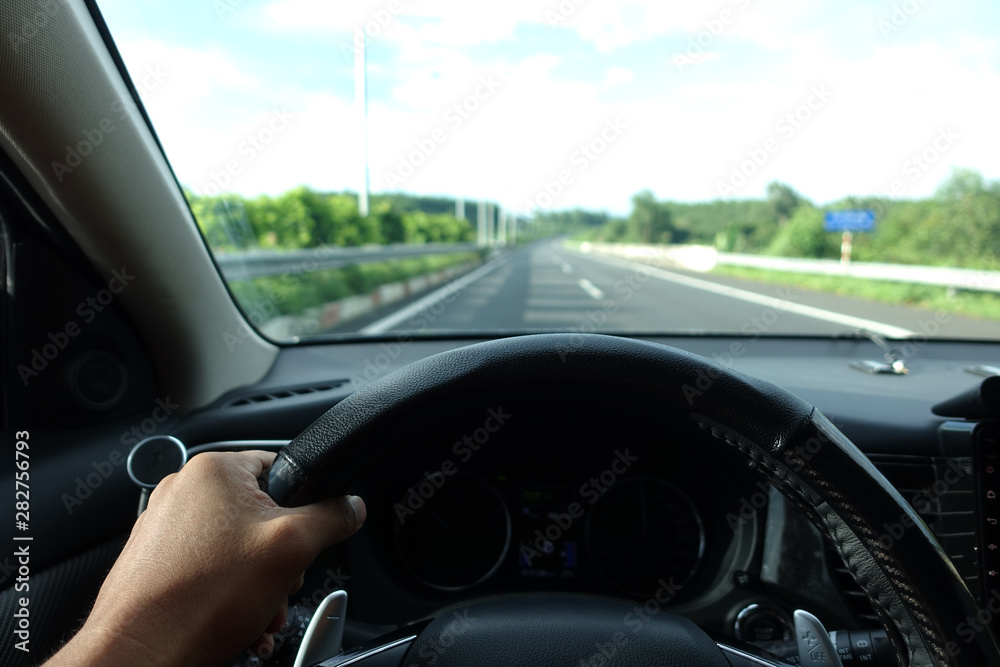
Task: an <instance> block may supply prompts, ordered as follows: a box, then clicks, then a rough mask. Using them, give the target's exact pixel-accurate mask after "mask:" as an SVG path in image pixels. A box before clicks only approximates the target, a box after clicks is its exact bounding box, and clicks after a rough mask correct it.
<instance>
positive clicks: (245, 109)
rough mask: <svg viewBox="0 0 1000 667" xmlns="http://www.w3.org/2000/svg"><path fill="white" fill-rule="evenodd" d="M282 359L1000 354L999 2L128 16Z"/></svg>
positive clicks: (440, 5) (210, 233)
mask: <svg viewBox="0 0 1000 667" xmlns="http://www.w3.org/2000/svg"><path fill="white" fill-rule="evenodd" d="M100 9H101V12H102V14H103V15H104V18H105V20H106V21H107V23H108V26H109V29H110V32H111V35H112V37H113V39H114V40H115V43H116V45H117V47H118V49H119V51H120V53H121V55H122V58H123V60H124V62H125V65H126V67H127V69H128V72H129V74H130V76H131V78H132V81H133V83H134V84H135V87H136V89H137V90H138V93H139V95H140V97H141V99H142V101H143V103H144V105H145V107H146V109H147V112H148V114H149V117H150V119H151V122H152V125H153V127H154V129H155V131H156V132H157V134H158V136H159V139H160V141H161V143H162V145H163V147H164V150H165V153H166V155H167V157H168V159H169V160H170V162H171V165H172V167H173V169H174V171H175V173H176V175H177V178H178V180H179V182H180V184H181V187H182V188H183V191H184V194H185V196H186V198H187V200H188V202H189V204H190V207H191V210H192V212H193V213H194V215H195V217H196V219H197V222H198V225H199V227H200V229H201V231H202V232H203V234H204V236H205V238H206V240H207V242H208V244H209V246H210V247H211V249H212V251H213V253H214V255H215V258H216V260H217V263H218V265H219V267H220V270H221V272H222V274H223V276H224V277H225V279H226V281H227V282H228V284H229V286H230V289H231V291H232V293H233V295H234V297H235V298H236V300H237V301H238V303H239V305H240V306H241V308H242V309H243V311H244V312H245V313H246V315H247V316H248V318H249V319H250V320H251V321H252V322H253V323H254V324H255V325H256V326H257V328H258V329H259V330H260V331H261V332H262V333H263V334H264V335H266V336H268V337H270V338H271V339H273V340H276V341H296V340H303V339H308V338H310V337H316V336H325V335H338V334H339V335H351V336H356V335H396V334H407V335H410V334H413V335H440V334H444V333H448V334H452V333H460V334H467V333H473V334H474V333H477V332H486V333H496V332H528V331H572V332H592V331H597V332H607V333H612V332H628V333H667V334H673V333H690V332H698V333H721V334H739V335H744V336H761V335H775V334H795V335H820V336H832V335H844V334H848V333H850V332H859V333H861V332H864V333H867V334H869V335H870V334H876V335H879V336H884V337H888V338H908V337H909V338H916V339H918V340H926V339H928V338H942V337H943V338H977V339H998V338H1000V299H998V292H1000V267H998V266H997V257H998V256H1000V254H998V251H1000V158H998V151H997V150H996V146H995V143H996V138H997V133H996V118H997V117H998V116H1000V109H998V106H1000V104H998V103H1000V93H998V91H1000V49H998V40H997V39H996V36H995V32H996V30H995V28H996V26H997V25H1000V6H998V5H997V4H996V3H995V2H991V1H988V0H983V1H981V2H980V1H976V0H968V1H961V2H951V3H935V2H923V1H920V0H906V1H905V2H902V1H897V2H870V1H868V0H859V1H853V0H849V1H844V0H838V1H836V2H834V1H829V2H812V3H801V2H792V1H790V0H789V1H778V0H773V1H761V2H756V1H753V2H752V1H751V0H726V1H723V2H714V3H681V2H662V1H661V0H622V1H617V0H589V1H585V0H562V1H556V0H552V1H551V2H541V3H538V2H521V1H517V0H512V1H509V2H503V3H473V2H457V1H456V2H447V1H444V0H441V1H434V0H375V1H366V2H350V3H346V2H326V1H323V0H275V1H272V2H264V1H254V0H215V1H214V2H205V1H204V0H198V1H192V0H179V1H177V2H171V3H151V2H142V3H138V2H134V1H133V0H103V1H101V2H100Z"/></svg>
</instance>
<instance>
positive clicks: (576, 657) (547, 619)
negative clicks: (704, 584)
mask: <svg viewBox="0 0 1000 667" xmlns="http://www.w3.org/2000/svg"><path fill="white" fill-rule="evenodd" d="M636 604H637V603H636V602H634V601H631V600H622V599H618V598H609V597H602V596H596V595H574V594H565V593H535V594H530V595H518V596H513V595H511V596H503V597H496V598H487V599H479V600H472V601H470V602H466V603H463V604H460V605H455V606H452V607H448V608H447V609H444V610H441V612H440V613H439V614H438V616H437V617H436V618H435V619H434V620H433V621H432V622H431V624H430V625H428V626H427V627H426V628H425V629H424V630H423V631H422V632H421V633H420V635H418V636H417V638H416V639H415V640H414V642H413V644H412V645H411V646H410V650H409V651H408V652H407V654H406V658H405V659H404V661H403V664H405V665H431V664H433V665H436V666H437V667H453V666H456V665H461V666H464V665H476V666H477V667H510V665H580V664H583V665H659V666H661V667H730V664H729V662H728V661H727V660H726V659H725V658H724V657H723V654H722V652H721V651H720V650H719V648H718V646H717V645H716V644H715V642H714V641H712V640H711V639H710V638H709V636H708V635H707V634H705V632H704V631H703V630H701V628H699V627H698V626H697V625H695V624H694V623H692V622H691V621H689V620H688V619H686V618H684V617H683V616H678V615H676V614H671V613H670V612H667V611H662V610H661V611H659V612H657V613H656V614H655V615H642V616H640V615H637V614H636V612H635V608H636ZM640 604H641V603H640ZM609 619H611V620H612V622H611V623H609V622H608V621H609Z"/></svg>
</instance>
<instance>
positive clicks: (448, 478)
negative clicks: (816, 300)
mask: <svg viewBox="0 0 1000 667" xmlns="http://www.w3.org/2000/svg"><path fill="white" fill-rule="evenodd" d="M653 340H655V341H657V342H662V343H665V344H670V345H674V346H677V347H682V348H685V349H688V350H689V351H692V352H696V353H699V354H702V355H704V356H707V357H709V358H712V357H713V356H716V361H718V362H719V363H727V362H728V365H731V366H733V367H735V368H737V369H738V370H743V371H746V372H749V373H751V374H754V375H757V376H760V377H763V378H765V379H768V380H771V381H772V382H775V383H776V384H779V385H781V386H784V387H786V388H789V389H790V390H791V391H793V393H796V394H798V395H799V396H801V397H802V398H804V399H806V400H807V401H810V402H812V403H813V404H816V405H817V406H818V407H819V408H820V409H821V410H822V411H823V412H824V414H826V415H827V416H828V417H829V418H830V419H831V420H832V421H833V422H834V423H835V424H837V426H838V427H839V428H840V429H841V430H843V431H844V432H845V433H846V434H847V435H848V436H849V437H850V438H851V439H852V440H853V441H854V442H855V443H856V444H858V445H859V446H860V447H861V448H862V450H863V451H865V452H866V454H868V455H869V457H870V458H871V460H872V461H873V462H874V463H875V465H876V467H878V468H879V469H880V470H881V471H882V472H883V473H884V474H885V475H886V476H887V477H888V478H889V479H890V481H891V482H893V484H894V485H895V486H896V487H897V489H898V490H900V492H901V493H902V494H903V496H904V497H905V498H906V499H907V500H909V501H911V504H913V506H914V507H915V509H917V511H918V512H919V513H920V514H921V515H922V516H923V518H924V519H925V521H927V522H928V524H929V525H930V526H931V528H932V530H933V531H934V532H935V533H936V535H937V536H938V539H939V540H940V541H941V543H942V545H943V546H944V548H945V549H946V551H947V552H948V553H949V555H950V556H951V557H952V560H953V562H954V563H955V566H956V568H958V569H959V571H960V573H962V574H963V576H964V577H965V580H966V583H967V585H968V586H969V587H970V590H972V591H973V593H974V594H976V595H980V596H981V595H982V591H983V590H985V589H984V585H985V584H984V582H983V581H982V575H983V572H982V567H981V566H982V564H981V563H980V559H979V556H978V554H979V549H980V545H979V543H978V540H979V535H980V532H981V531H978V529H977V523H976V522H977V512H978V509H977V496H976V493H977V487H976V483H975V478H976V475H975V474H974V460H973V458H974V457H973V453H974V445H975V438H973V437H972V436H973V432H974V431H975V430H976V429H977V428H978V426H977V424H978V422H977V421H976V420H968V419H949V418H943V417H941V416H939V415H935V414H934V412H933V411H932V408H933V406H934V405H936V404H938V403H940V402H942V401H944V400H946V399H949V398H952V397H953V396H956V395H958V394H961V393H962V392H964V391H967V390H969V389H970V388H973V387H976V386H977V385H978V383H980V382H981V381H982V379H983V372H982V367H983V366H984V365H988V364H990V363H991V362H992V358H991V356H990V355H991V354H992V353H993V351H994V348H993V347H992V346H989V345H985V344H977V343H936V344H933V345H925V346H923V347H921V348H919V353H918V354H915V355H912V356H911V357H910V358H909V359H908V360H907V365H908V367H909V369H910V373H909V374H908V375H905V376H882V375H877V374H870V373H865V372H862V371H860V370H858V368H856V366H857V364H856V363H855V362H858V361H864V360H867V359H878V357H879V356H880V350H878V348H877V347H876V346H875V345H874V344H873V343H871V342H870V341H865V340H850V339H844V340H840V339H833V340H830V339H825V340H820V339H804V338H795V339H764V338H761V339H758V340H756V341H753V343H752V345H747V346H746V347H745V348H744V349H745V350H747V354H745V355H743V356H741V357H739V358H732V359H728V358H726V357H723V356H721V355H720V353H719V352H718V351H719V350H722V351H725V350H726V349H727V348H728V349H731V345H732V341H730V340H729V339H725V338H709V337H705V338H701V337H688V338H683V339H666V338H656V339H653ZM469 342H470V341H465V340H454V341H448V340H433V341H411V342H410V343H409V344H408V345H406V346H405V347H403V348H401V349H400V350H398V352H399V353H398V354H397V355H396V357H395V358H394V359H393V364H392V365H391V366H389V367H387V368H384V369H380V371H379V373H378V374H377V375H376V374H370V375H372V376H371V377H366V376H365V375H364V373H365V370H366V369H368V370H370V369H371V368H372V367H374V363H368V362H373V361H376V360H378V359H380V357H379V355H384V354H385V349H386V346H387V343H386V342H385V341H382V342H375V343H371V344H368V345H364V344H361V345H359V344H353V345H351V346H350V347H351V349H352V350H353V351H354V354H351V355H349V356H345V355H344V348H342V347H338V346H329V347H323V346H315V347H300V348H292V349H286V350H285V351H283V353H282V356H281V357H280V358H279V362H278V364H277V365H276V366H275V369H274V370H273V371H272V375H271V376H270V377H269V378H266V379H265V380H264V382H263V383H262V384H261V385H259V386H257V387H254V389H253V393H252V394H247V393H245V392H243V393H237V394H233V395H229V396H226V397H224V398H223V399H221V400H220V401H219V403H218V404H217V405H216V406H214V407H213V408H212V409H210V410H207V411H205V412H204V413H202V414H200V415H195V416H193V417H191V418H189V419H187V420H185V422H184V423H182V424H181V425H180V426H179V427H178V429H177V430H176V431H177V433H179V434H181V436H182V437H185V438H187V439H190V440H195V441H196V440H197V439H198V438H199V436H200V437H201V439H205V438H207V437H210V436H213V435H223V434H224V435H225V436H227V438H228V439H232V437H233V436H234V435H235V436H239V434H241V433H246V434H250V433H254V434H259V433H261V432H267V431H271V432H272V433H276V432H277V431H280V432H281V433H282V435H283V437H291V436H294V435H295V434H296V433H297V432H298V431H300V430H302V429H304V428H305V426H307V425H308V424H309V423H310V422H311V421H312V419H315V418H316V417H318V416H319V414H320V413H321V412H322V411H323V410H325V409H326V408H328V407H329V406H330V405H332V404H333V403H335V402H337V401H339V400H340V399H341V398H342V397H344V396H346V395H347V394H349V393H350V391H352V390H353V389H355V388H358V387H359V386H363V385H364V384H366V383H368V382H371V381H374V380H375V379H377V378H378V377H381V375H383V374H386V373H388V372H390V371H391V370H392V369H394V368H396V367H399V366H401V365H403V364H405V363H408V362H409V361H411V360H416V359H419V358H422V357H424V356H427V355H429V354H433V353H435V352H438V351H443V350H446V349H451V348H453V347H457V346H460V345H463V344H468V343H469ZM744 342H745V341H744ZM388 344H391V343H388ZM291 378H295V380H296V381H297V382H295V383H291V382H289V380H290V379H291ZM276 416H277V417H280V418H279V419H278V420H276V419H275V417H276ZM293 424H294V425H293ZM399 432H400V434H401V435H400V440H399V442H397V443H394V454H393V456H392V457H391V458H390V460H388V461H386V462H384V463H382V464H380V465H377V466H373V467H372V468H370V469H368V470H365V471H363V473H362V474H361V475H360V476H359V477H358V480H359V481H358V483H357V486H356V488H355V489H353V492H355V493H358V494H360V495H362V496H363V497H364V498H365V500H366V503H367V504H368V507H369V520H368V522H367V524H366V528H365V530H363V531H361V533H359V534H358V535H357V536H356V537H355V538H353V539H352V540H350V541H348V542H347V543H346V544H344V545H338V546H337V547H334V548H333V549H331V551H330V552H329V553H327V554H324V555H323V556H322V557H321V561H320V562H319V563H318V565H317V567H315V568H314V570H315V572H314V573H313V576H314V579H313V580H312V581H307V586H306V590H307V591H308V590H315V589H322V587H323V585H324V584H325V583H328V581H327V580H329V574H330V573H342V574H345V575H346V578H343V577H342V579H343V580H342V581H341V583H342V584H343V587H344V588H345V589H346V590H348V591H349V593H350V594H351V596H352V597H351V604H352V607H351V608H352V616H353V617H354V618H355V619H356V621H357V623H356V625H355V630H356V631H357V632H358V635H357V639H358V640H359V641H360V640H363V639H365V638H367V637H368V634H365V630H364V628H365V627H370V628H374V629H373V630H372V631H371V633H369V634H376V633H378V632H382V631H384V630H385V629H387V628H391V627H395V626H398V625H400V624H404V623H407V622H410V621H412V620H414V619H418V618H421V617H427V616H429V615H432V614H434V613H435V612H436V611H437V610H439V609H441V608H443V607H447V606H448V605H453V604H456V603H459V602H461V601H463V600H471V599H473V598H479V597H489V596H496V595H503V594H507V593H520V592H537V591H561V592H573V593H591V594H598V595H609V596H616V597H622V598H626V599H631V600H634V601H635V604H636V607H635V610H636V611H637V613H640V614H641V613H643V611H642V610H643V609H644V608H655V609H660V608H664V609H669V610H670V611H673V612H676V613H680V614H683V615H684V616H686V617H688V618H690V619H691V620H693V621H694V622H696V623H697V624H699V625H701V626H702V627H705V628H706V629H710V630H712V631H715V632H719V633H724V634H727V635H736V636H739V637H741V638H742V639H746V640H750V641H755V642H758V643H760V642H768V641H777V642H781V641H786V640H787V639H788V636H789V632H790V629H791V620H790V619H791V612H792V611H793V610H794V609H797V608H802V609H806V610H809V611H811V612H812V613H815V614H816V615H817V616H819V617H821V618H822V619H823V620H824V621H825V622H826V624H827V627H828V628H831V629H836V628H840V629H843V630H845V631H846V630H850V631H852V632H862V633H864V632H868V631H873V630H876V629H877V628H879V627H880V624H879V622H878V619H877V617H876V615H875V614H874V612H873V611H872V609H871V606H870V605H869V604H868V602H867V599H866V598H865V597H864V595H863V594H862V593H861V591H860V589H858V588H857V586H856V585H855V584H854V583H853V580H852V578H851V576H850V575H849V573H848V572H847V571H846V569H845V568H844V567H843V565H842V564H841V563H840V562H839V559H838V558H837V557H836V555H835V554H834V553H833V552H832V550H831V548H830V545H829V543H828V541H827V540H826V538H825V537H823V536H822V535H821V534H820V533H819V532H818V531H817V530H816V529H815V528H814V527H813V526H812V525H811V523H810V522H809V521H808V520H807V519H806V517H805V516H804V515H803V514H802V513H801V512H800V511H799V510H798V508H797V507H795V506H794V505H792V504H791V503H790V502H789V501H787V500H785V498H784V497H783V496H782V495H781V494H779V493H777V492H776V491H775V490H774V489H772V488H770V487H769V486H767V485H766V484H764V483H763V482H760V481H758V480H757V479H756V478H755V477H754V476H753V475H751V474H749V473H748V472H747V471H746V470H744V469H743V467H742V466H739V465H737V461H736V458H735V457H734V456H733V453H732V452H731V451H730V450H729V449H728V448H727V447H723V446H720V445H719V443H718V442H716V441H715V440H714V439H712V438H710V437H706V434H705V433H704V432H702V431H701V430H700V429H698V428H696V427H695V426H694V425H693V424H690V423H678V422H677V421H676V420H671V419H669V418H666V417H665V416H664V415H663V414H662V410H660V409H658V406H656V405H652V404H649V403H644V402H642V401H638V402H637V401H634V400H633V401H626V400H623V399H622V398H621V397H616V396H613V395H600V394H595V393H593V392H591V393H584V392H582V391H581V392H569V393H568V394H566V395H561V396H551V395H545V394H544V393H543V392H535V393H533V392H532V391H530V390H527V391H524V392H522V393H520V394H517V395H511V394H509V393H508V394H500V393H498V394H497V395H493V396H476V397H469V398H468V399H467V400H464V401H462V402H459V403H455V404H452V405H442V406H441V407H440V410H437V411H436V414H435V415H428V416H426V418H421V419H418V420H416V421H414V423H411V424H405V425H401V426H400V429H399ZM949 471H952V472H951V473H949ZM955 471H958V472H957V473H956V472H955ZM956 475H957V478H956ZM946 477H947V479H948V484H947V488H945V489H943V490H942V489H940V488H939V487H937V486H935V484H936V483H938V480H941V479H944V478H946ZM935 489H937V490H935ZM366 624H367V625H366ZM358 628H360V629H358ZM845 636H846V633H845ZM859 641H864V640H859Z"/></svg>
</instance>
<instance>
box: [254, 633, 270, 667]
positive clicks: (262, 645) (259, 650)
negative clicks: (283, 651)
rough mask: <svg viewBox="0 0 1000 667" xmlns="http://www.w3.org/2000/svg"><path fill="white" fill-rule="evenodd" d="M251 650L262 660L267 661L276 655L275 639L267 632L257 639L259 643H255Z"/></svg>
mask: <svg viewBox="0 0 1000 667" xmlns="http://www.w3.org/2000/svg"><path fill="white" fill-rule="evenodd" d="M250 650H252V651H253V652H254V653H255V654H256V655H257V656H258V657H260V658H261V659H262V660H267V659H268V658H270V657H271V656H272V655H274V637H273V636H272V635H271V633H270V632H265V633H264V634H262V635H261V636H260V637H258V638H257V641H255V642H254V643H253V645H252V646H251V647H250Z"/></svg>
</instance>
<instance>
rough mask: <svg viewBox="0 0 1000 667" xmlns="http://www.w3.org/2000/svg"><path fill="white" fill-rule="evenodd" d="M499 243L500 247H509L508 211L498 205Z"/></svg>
mask: <svg viewBox="0 0 1000 667" xmlns="http://www.w3.org/2000/svg"><path fill="white" fill-rule="evenodd" d="M497 213H498V217H499V220H497V243H498V244H499V245H500V247H503V246H505V245H507V209H505V208H504V207H503V206H500V205H499V204H497Z"/></svg>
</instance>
